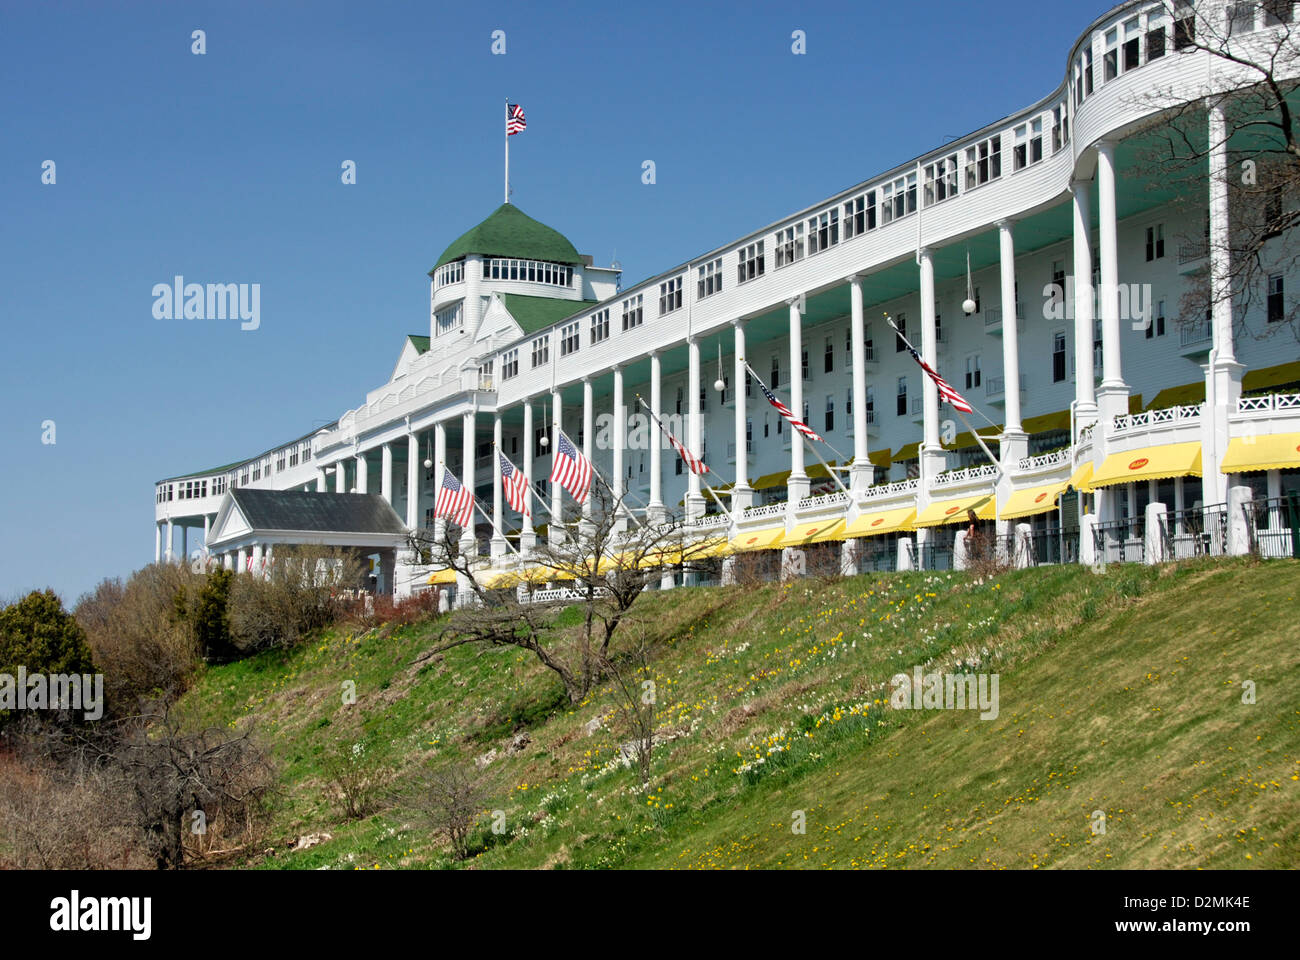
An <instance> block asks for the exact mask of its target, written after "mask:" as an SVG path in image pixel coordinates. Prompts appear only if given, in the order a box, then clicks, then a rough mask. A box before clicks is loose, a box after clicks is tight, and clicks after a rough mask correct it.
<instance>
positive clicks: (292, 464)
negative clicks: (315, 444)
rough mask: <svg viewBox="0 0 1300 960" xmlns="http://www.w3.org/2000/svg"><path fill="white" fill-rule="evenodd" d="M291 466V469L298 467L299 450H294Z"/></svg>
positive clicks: (291, 455) (291, 454)
mask: <svg viewBox="0 0 1300 960" xmlns="http://www.w3.org/2000/svg"><path fill="white" fill-rule="evenodd" d="M289 466H291V467H296V466H298V451H297V450H294V451H293V452H292V453H290V454H289Z"/></svg>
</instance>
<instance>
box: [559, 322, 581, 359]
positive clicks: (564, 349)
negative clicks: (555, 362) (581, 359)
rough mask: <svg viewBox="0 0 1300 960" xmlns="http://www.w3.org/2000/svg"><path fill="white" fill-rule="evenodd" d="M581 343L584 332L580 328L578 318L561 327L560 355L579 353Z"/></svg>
mask: <svg viewBox="0 0 1300 960" xmlns="http://www.w3.org/2000/svg"><path fill="white" fill-rule="evenodd" d="M581 345H582V333H581V331H580V330H579V329H578V321H577V320H574V321H573V323H566V324H565V325H564V326H563V327H561V328H560V356H562V357H567V356H568V355H569V354H571V353H577V352H578V347H580V346H581Z"/></svg>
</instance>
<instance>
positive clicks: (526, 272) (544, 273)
mask: <svg viewBox="0 0 1300 960" xmlns="http://www.w3.org/2000/svg"><path fill="white" fill-rule="evenodd" d="M486 277H487V278H488V279H489V280H521V281H523V282H525V283H544V284H546V285H547V286H551V287H571V286H573V267H570V266H566V265H565V264H562V263H546V262H544V261H541V260H505V259H490V260H488V261H487V272H486Z"/></svg>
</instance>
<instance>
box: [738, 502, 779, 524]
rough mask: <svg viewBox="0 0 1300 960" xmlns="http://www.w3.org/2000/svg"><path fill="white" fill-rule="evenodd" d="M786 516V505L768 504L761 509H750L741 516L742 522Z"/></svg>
mask: <svg viewBox="0 0 1300 960" xmlns="http://www.w3.org/2000/svg"><path fill="white" fill-rule="evenodd" d="M784 514H785V504H784V503H768V504H764V505H763V506H761V507H748V508H746V510H745V512H744V513H742V514H741V519H742V520H757V519H759V518H761V517H780V516H783V515H784Z"/></svg>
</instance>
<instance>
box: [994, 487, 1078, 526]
mask: <svg viewBox="0 0 1300 960" xmlns="http://www.w3.org/2000/svg"><path fill="white" fill-rule="evenodd" d="M1067 486H1069V482H1068V481H1066V480H1062V481H1060V482H1059V483H1045V484H1042V485H1041V486H1037V487H1029V488H1028V489H1027V490H1013V491H1011V496H1009V497H1007V503H1006V506H1004V507H1003V508H1002V511H1001V517H1002V519H1003V520H1016V519H1018V518H1020V517H1032V516H1034V515H1035V514H1038V513H1047V512H1049V511H1051V510H1055V509H1056V498H1057V497H1059V496H1060V495H1061V494H1062V493H1064V492H1065V488H1066V487H1067Z"/></svg>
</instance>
